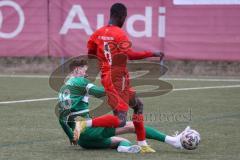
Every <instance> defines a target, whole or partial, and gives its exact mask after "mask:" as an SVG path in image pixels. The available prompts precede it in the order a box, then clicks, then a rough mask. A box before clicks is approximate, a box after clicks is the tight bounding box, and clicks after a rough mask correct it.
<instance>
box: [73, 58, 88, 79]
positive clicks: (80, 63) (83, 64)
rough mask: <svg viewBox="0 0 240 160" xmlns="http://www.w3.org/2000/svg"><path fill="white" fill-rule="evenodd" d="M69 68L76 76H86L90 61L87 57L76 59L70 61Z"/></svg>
mask: <svg viewBox="0 0 240 160" xmlns="http://www.w3.org/2000/svg"><path fill="white" fill-rule="evenodd" d="M69 69H70V72H71V74H73V75H74V76H86V71H87V69H88V62H87V60H86V59H74V60H73V61H72V62H70V64H69Z"/></svg>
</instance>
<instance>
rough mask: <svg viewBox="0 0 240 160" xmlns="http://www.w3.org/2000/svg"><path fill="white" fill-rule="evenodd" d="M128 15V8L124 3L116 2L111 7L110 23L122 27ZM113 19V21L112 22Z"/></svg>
mask: <svg viewBox="0 0 240 160" xmlns="http://www.w3.org/2000/svg"><path fill="white" fill-rule="evenodd" d="M126 17H127V8H126V6H125V5H124V4H122V3H115V4H113V5H112V7H111V9H110V23H114V24H115V25H117V26H119V27H122V26H123V24H124V21H125V19H126ZM111 21H113V22H111Z"/></svg>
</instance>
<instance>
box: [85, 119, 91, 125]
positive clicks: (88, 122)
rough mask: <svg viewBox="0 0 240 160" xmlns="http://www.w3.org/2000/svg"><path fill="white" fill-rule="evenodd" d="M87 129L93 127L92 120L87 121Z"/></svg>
mask: <svg viewBox="0 0 240 160" xmlns="http://www.w3.org/2000/svg"><path fill="white" fill-rule="evenodd" d="M86 124H87V127H92V119H88V120H87V121H86Z"/></svg>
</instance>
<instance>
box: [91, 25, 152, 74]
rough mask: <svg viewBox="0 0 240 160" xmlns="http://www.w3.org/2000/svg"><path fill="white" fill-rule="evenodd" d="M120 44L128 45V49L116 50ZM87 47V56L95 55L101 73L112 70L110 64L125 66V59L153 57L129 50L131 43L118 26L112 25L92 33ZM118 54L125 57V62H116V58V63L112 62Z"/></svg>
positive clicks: (145, 53)
mask: <svg viewBox="0 0 240 160" xmlns="http://www.w3.org/2000/svg"><path fill="white" fill-rule="evenodd" d="M124 42H125V44H124ZM114 44H115V46H114ZM121 44H122V45H128V46H129V47H128V46H126V47H128V48H118V47H119V45H121ZM87 47H88V50H89V51H90V52H89V54H96V56H97V57H98V59H99V61H100V69H101V72H102V73H104V72H105V71H108V70H109V69H110V68H112V67H111V66H112V64H115V66H117V65H121V66H124V64H125V65H126V63H127V59H129V60H137V59H143V58H147V57H152V56H153V53H152V52H147V51H145V52H134V51H132V49H131V48H130V47H131V42H130V41H129V40H128V37H127V35H126V33H125V32H124V31H123V30H122V29H121V28H119V27H118V26H113V25H107V26H104V27H102V28H100V29H98V30H97V31H96V32H95V33H93V35H92V36H91V37H90V39H89V41H88V45H87ZM113 47H115V48H113ZM116 47H117V49H116ZM123 47H124V46H123ZM112 49H113V50H114V51H113V50H112ZM119 53H120V54H124V55H126V57H127V58H126V59H125V61H119V62H117V60H119V59H117V58H115V60H116V61H114V56H115V55H117V54H119Z"/></svg>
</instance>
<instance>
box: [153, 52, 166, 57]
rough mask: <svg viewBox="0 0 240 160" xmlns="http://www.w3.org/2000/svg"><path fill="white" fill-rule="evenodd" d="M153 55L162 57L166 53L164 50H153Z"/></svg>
mask: <svg viewBox="0 0 240 160" xmlns="http://www.w3.org/2000/svg"><path fill="white" fill-rule="evenodd" d="M153 56H154V57H161V56H164V53H163V52H153Z"/></svg>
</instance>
